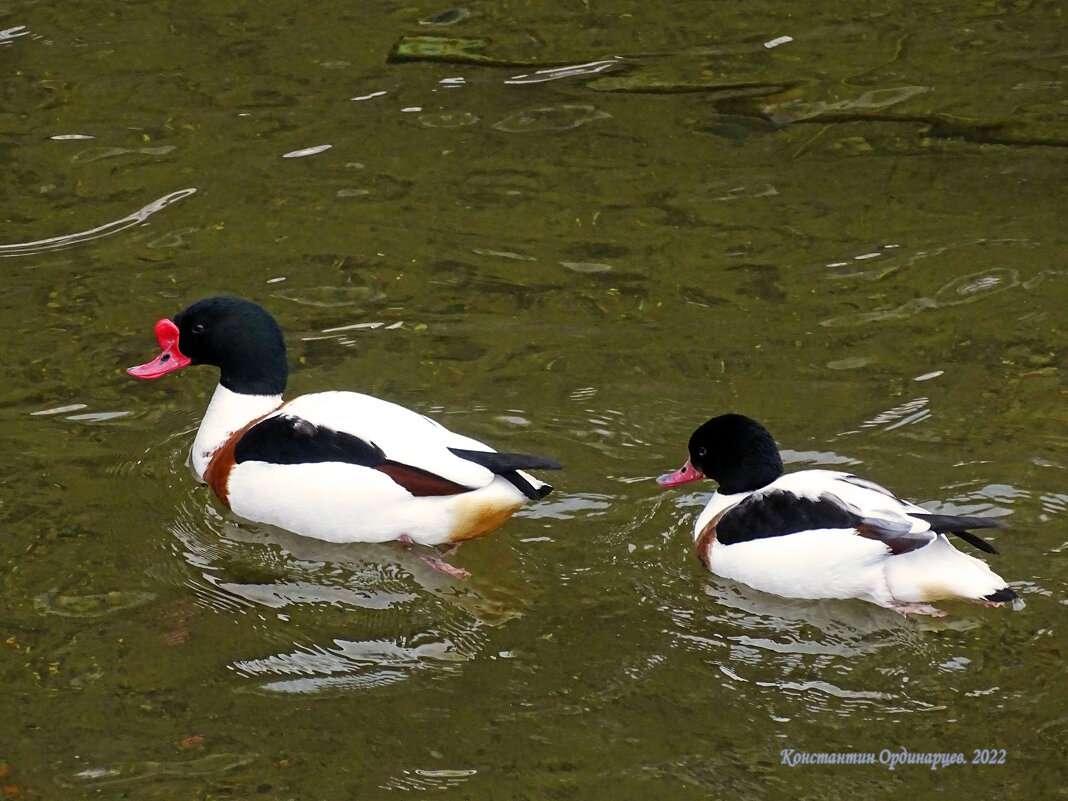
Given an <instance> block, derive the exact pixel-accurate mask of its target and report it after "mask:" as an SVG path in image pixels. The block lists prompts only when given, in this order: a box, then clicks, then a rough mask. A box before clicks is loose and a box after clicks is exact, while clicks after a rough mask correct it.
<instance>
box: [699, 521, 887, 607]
mask: <svg viewBox="0 0 1068 801" xmlns="http://www.w3.org/2000/svg"><path fill="white" fill-rule="evenodd" d="M888 558H889V552H888V550H887V548H886V546H885V545H883V544H882V543H880V542H877V541H875V540H869V539H865V538H864V537H858V536H857V535H856V534H854V533H853V531H852V529H822V530H819V531H806V532H804V533H801V534H788V535H785V536H781V537H765V538H762V539H756V540H748V541H746V542H738V543H734V544H731V545H723V544H721V543H719V542H713V544H712V547H711V548H710V550H709V553H708V566H709V569H710V570H711V571H712V572H713V573H715V574H716V575H718V576H723V577H725V578H730V579H734V580H736V581H741V582H743V583H745V584H748V585H749V586H750V587H754V588H755V589H758V590H761V591H763V592H769V593H774V594H775V595H782V596H784V597H787V598H863V599H866V600H871V601H874V602H875V603H880V604H885V603H887V602H888V601H889V600H890V594H889V590H888V589H887V586H886V579H885V574H884V568H885V564H886V560H887V559H888Z"/></svg>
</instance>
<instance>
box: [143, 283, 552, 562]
mask: <svg viewBox="0 0 1068 801" xmlns="http://www.w3.org/2000/svg"><path fill="white" fill-rule="evenodd" d="M156 339H157V340H158V341H159V346H160V348H161V350H162V353H160V355H159V356H158V357H157V358H156V359H154V360H153V361H151V362H149V363H147V364H143V365H140V366H137V367H131V368H129V369H128V371H127V372H129V373H130V375H133V376H135V377H137V378H158V377H160V376H162V375H165V374H166V373H170V372H173V371H175V370H179V369H181V368H183V367H186V366H188V365H195V364H210V365H214V366H216V367H218V368H219V371H220V377H219V384H218V386H217V387H216V389H215V394H214V395H213V396H212V399H211V402H210V403H209V405H208V409H207V412H206V413H205V415H204V419H203V421H202V422H201V424H200V429H199V430H198V431H197V435H196V439H195V440H194V442H193V450H192V454H191V462H192V467H193V470H194V472H195V473H196V475H197V477H198V478H199V479H201V480H202V481H204V482H206V483H207V484H209V485H210V486H211V488H212V490H214V492H215V494H216V495H217V496H218V498H219V500H220V501H221V502H222V503H223V504H224V505H225V506H226V507H228V508H229V509H230V510H232V511H233V512H234V513H235V514H236V515H238V516H240V517H243V518H246V519H248V520H252V521H256V522H259V523H268V524H271V525H275V526H279V527H281V528H284V529H286V530H288V531H292V532H295V533H297V534H302V535H305V536H309V537H316V538H318V539H321V540H328V541H331V542H384V541H388V540H398V539H399V540H401V541H403V542H405V543H413V542H414V543H419V544H422V545H445V544H449V543H458V542H460V541H462V540H467V539H472V538H474V537H479V536H481V535H483V534H486V533H488V532H490V531H492V530H494V529H496V528H497V527H498V526H500V525H501V524H502V523H504V522H505V521H506V520H507V519H508V518H509V517H511V516H512V514H513V513H515V512H516V511H517V510H518V509H519V508H520V507H521V506H523V504H524V503H525V502H526V501H527V500H538V499H540V498H543V497H545V496H546V495H547V494H548V493H549V492H550V491H551V490H552V487H550V486H549V485H548V484H545V483H543V482H541V481H539V480H538V479H536V478H534V477H533V476H530V475H528V474H527V473H526V472H524V471H525V470H528V469H540V470H557V469H559V468H560V464H559V463H558V462H556V461H555V460H553V459H549V458H546V457H544V456H530V455H526V454H519V453H498V452H497V451H495V450H493V449H492V448H490V447H489V446H488V445H485V444H483V443H481V442H479V441H477V440H474V439H471V438H470V437H465V436H463V435H461V434H456V433H454V432H452V431H450V430H448V429H447V428H445V427H444V426H442V425H440V424H439V423H437V422H435V421H433V420H431V419H430V418H428V417H425V416H423V415H421V414H419V413H417V412H414V411H411V410H410V409H406V408H404V407H403V406H398V405H397V404H394V403H390V402H388V401H384V400H379V399H378V398H374V397H371V396H368V395H362V394H359V393H356V392H319V393H315V394H310V395H303V396H301V397H298V398H294V399H293V400H290V401H283V400H282V392H283V391H284V390H285V387H286V382H287V379H288V376H289V368H288V364H287V360H286V346H285V340H284V337H283V335H282V331H281V329H280V328H279V326H278V323H277V322H276V321H275V320H274V318H273V317H272V316H271V315H270V314H269V313H268V312H267V311H266V310H264V309H263V308H262V307H260V306H257V305H256V304H254V303H251V302H249V301H247V300H242V299H240V298H236V297H229V296H221V297H211V298H206V299H204V300H200V301H197V302H196V303H194V304H192V305H191V306H188V307H187V308H185V309H183V310H182V311H180V312H178V314H176V315H175V317H174V320H173V321H171V320H167V319H163V320H160V321H159V322H158V323H157V324H156Z"/></svg>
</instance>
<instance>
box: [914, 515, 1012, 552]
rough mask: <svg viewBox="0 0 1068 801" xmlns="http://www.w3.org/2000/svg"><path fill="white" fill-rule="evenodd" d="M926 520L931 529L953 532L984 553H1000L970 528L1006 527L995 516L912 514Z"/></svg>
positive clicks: (945, 532) (944, 532)
mask: <svg viewBox="0 0 1068 801" xmlns="http://www.w3.org/2000/svg"><path fill="white" fill-rule="evenodd" d="M911 517H915V518H918V519H920V520H925V521H926V522H927V523H929V524H930V526H931V530H932V531H934V532H937V533H938V534H953V535H955V536H957V537H960V538H961V539H962V540H964V541H965V542H966V543H968V544H969V545H972V546H974V547H975V548H978V549H979V550H980V551H982V552H983V553H995V554H996V553H998V549H997V548H995V547H994V546H993V545H991V544H990V543H989V542H987V541H986V540H984V539H983V538H982V537H979V536H976V535H975V534H972V533H971V532H970V531H968V529H970V528H1005V524H1004V523H1002V522H1001V521H1000V520H997V519H995V518H993V517H960V516H956V515H936V514H911Z"/></svg>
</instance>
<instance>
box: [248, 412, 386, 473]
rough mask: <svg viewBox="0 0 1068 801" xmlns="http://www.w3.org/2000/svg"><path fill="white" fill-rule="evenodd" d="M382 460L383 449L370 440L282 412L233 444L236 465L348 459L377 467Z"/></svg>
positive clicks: (359, 463)
mask: <svg viewBox="0 0 1068 801" xmlns="http://www.w3.org/2000/svg"><path fill="white" fill-rule="evenodd" d="M384 460H385V454H384V453H383V452H382V449H381V448H379V447H378V446H377V445H375V444H374V443H373V442H368V441H366V440H363V439H360V438H359V437H356V436H353V435H352V434H346V433H345V432H343V431H335V430H334V429H332V428H327V427H326V426H317V425H315V424H314V423H311V422H309V421H307V420H305V419H303V418H301V417H290V416H288V415H284V414H281V415H276V416H274V417H268V418H267V419H266V420H264V421H262V422H260V423H257V424H256V425H254V426H253V427H252V428H250V429H249V430H248V431H246V432H245V434H244V436H242V437H241V439H240V440H239V441H238V443H237V445H236V446H235V447H234V461H235V462H236V463H237V464H241V463H242V462H268V463H270V464H308V463H318V462H347V463H348V464H357V465H362V466H364V467H377V466H378V465H380V464H381V463H382V462H383V461H384Z"/></svg>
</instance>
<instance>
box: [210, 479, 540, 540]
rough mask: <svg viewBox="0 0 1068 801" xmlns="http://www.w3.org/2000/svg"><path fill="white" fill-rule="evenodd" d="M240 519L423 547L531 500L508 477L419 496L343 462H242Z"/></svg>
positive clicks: (235, 491) (233, 494) (493, 523)
mask: <svg viewBox="0 0 1068 801" xmlns="http://www.w3.org/2000/svg"><path fill="white" fill-rule="evenodd" d="M226 500H227V502H228V504H229V506H230V509H231V510H232V511H233V512H234V514H237V515H239V516H240V517H244V518H246V519H248V520H253V521H255V522H259V523H269V524H271V525H274V526H278V527H280V528H284V529H286V530H287V531H292V532H294V533H296V534H302V535H304V536H307V537H315V538H317V539H321V540H327V541H329V542H386V541H389V540H395V539H397V538H398V537H400V536H401V535H406V536H408V537H410V538H411V539H412V540H413V541H415V542H418V543H421V544H423V545H439V544H442V543H448V542H457V541H459V540H464V539H471V538H473V537H478V536H481V535H482V534H485V533H487V532H489V531H492V530H493V529H495V528H497V527H498V526H499V525H501V524H502V523H503V522H504V521H505V520H507V519H508V518H509V517H510V516H511V515H512V514H513V513H515V512H516V510H518V509H519V508H520V507H521V506H522V505H523V503H524V501H525V500H526V499H525V498H524V496H523V494H522V493H521V492H519V490H517V489H516V488H515V487H514V486H512V484H510V483H509V482H507V481H505V480H504V479H502V478H494V480H493V481H492V482H491V483H490V484H488V485H486V486H485V487H480V488H478V489H474V490H470V491H468V492H461V493H457V494H455V495H436V496H426V497H414V496H412V495H411V494H410V493H409V492H408V491H407V490H405V489H404V488H403V487H401V486H399V485H398V484H396V483H395V482H394V481H393V479H391V478H390V477H389V476H387V475H385V474H384V473H381V472H379V471H377V470H372V469H370V468H366V467H359V466H356V465H349V464H342V463H337V462H324V463H318V464H301V465H276V464H267V463H264V462H243V463H242V464H240V465H237V466H235V467H234V469H233V471H232V472H231V473H230V476H229V481H228V482H227V498H226Z"/></svg>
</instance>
